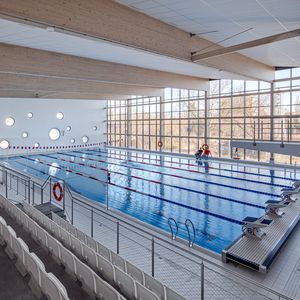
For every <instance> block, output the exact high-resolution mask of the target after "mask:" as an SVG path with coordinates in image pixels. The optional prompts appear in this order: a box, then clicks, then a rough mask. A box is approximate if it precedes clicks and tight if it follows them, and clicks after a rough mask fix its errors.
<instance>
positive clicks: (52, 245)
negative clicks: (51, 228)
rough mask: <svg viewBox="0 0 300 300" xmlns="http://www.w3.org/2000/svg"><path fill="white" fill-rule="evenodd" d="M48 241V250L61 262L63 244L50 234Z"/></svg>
mask: <svg viewBox="0 0 300 300" xmlns="http://www.w3.org/2000/svg"><path fill="white" fill-rule="evenodd" d="M47 240H48V250H49V252H50V253H51V254H52V256H53V257H54V258H55V257H56V258H57V259H58V260H60V258H61V254H60V249H61V246H62V245H61V243H60V242H59V241H58V240H57V239H56V238H54V237H53V236H52V235H50V234H48V235H47Z"/></svg>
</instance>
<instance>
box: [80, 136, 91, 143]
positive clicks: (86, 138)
mask: <svg viewBox="0 0 300 300" xmlns="http://www.w3.org/2000/svg"><path fill="white" fill-rule="evenodd" d="M81 140H82V142H83V143H84V144H86V143H87V142H88V141H89V138H88V137H87V136H86V135H85V136H83V137H82V139H81Z"/></svg>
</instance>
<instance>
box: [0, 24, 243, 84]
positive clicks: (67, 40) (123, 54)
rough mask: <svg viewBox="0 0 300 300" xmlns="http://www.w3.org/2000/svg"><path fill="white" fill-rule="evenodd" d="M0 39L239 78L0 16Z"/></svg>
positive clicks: (143, 65)
mask: <svg viewBox="0 0 300 300" xmlns="http://www.w3.org/2000/svg"><path fill="white" fill-rule="evenodd" d="M1 42H2V43H7V44H12V45H17V46H24V47H29V48H34V49H40V50H46V51H52V52H58V53H63V54H69V55H74V56H80V57H85V58H91V59H96V60H103V61H108V62H113V63H120V64H125V65H130V66H136V67H141V68H147V69H153V70H158V71H165V72H171V73H176V74H183V75H189V76H196V77H201V78H233V79H239V78H241V76H239V75H236V74H232V73H229V72H225V71H219V70H218V69H215V68H210V67H206V66H202V65H199V64H195V63H192V62H188V61H183V60H179V59H175V58H171V57H166V56H162V55H158V54H153V53H150V52H145V51H142V50H137V49H133V48H129V47H125V46H122V45H117V44H115V43H109V42H105V41H101V40H95V39H88V38H82V37H78V36H73V35H70V34H66V33H62V32H57V31H53V30H49V29H48V30H47V29H46V28H37V27H34V26H29V25H24V24H19V23H16V22H12V21H8V20H4V19H0V43H1Z"/></svg>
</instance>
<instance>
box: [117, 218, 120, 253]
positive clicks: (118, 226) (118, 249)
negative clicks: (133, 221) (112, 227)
mask: <svg viewBox="0 0 300 300" xmlns="http://www.w3.org/2000/svg"><path fill="white" fill-rule="evenodd" d="M117 254H120V223H119V220H118V221H117Z"/></svg>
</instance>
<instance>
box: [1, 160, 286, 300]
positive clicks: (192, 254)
mask: <svg viewBox="0 0 300 300" xmlns="http://www.w3.org/2000/svg"><path fill="white" fill-rule="evenodd" d="M0 166H2V167H4V168H5V169H6V170H9V171H12V172H16V173H19V174H20V175H22V176H24V177H26V178H28V180H31V181H32V182H34V184H37V185H40V186H41V184H40V183H38V182H36V181H35V180H33V179H32V177H28V176H26V175H23V174H22V173H20V172H17V171H15V170H13V169H11V168H8V167H6V166H3V165H2V164H1V163H0ZM49 177H51V176H49ZM52 177H53V178H56V177H55V176H52ZM56 179H58V178H56ZM47 180H48V178H47ZM58 180H60V181H63V182H64V184H65V187H66V188H65V189H66V191H67V192H68V193H69V195H70V197H71V201H72V202H73V201H74V200H75V201H77V202H79V203H80V204H81V205H85V206H88V207H89V208H90V209H91V210H93V211H94V213H95V210H96V211H98V212H99V213H101V214H103V213H104V211H103V210H101V209H100V208H99V207H96V206H94V205H92V204H90V203H87V202H85V201H83V200H82V199H79V198H77V197H76V196H75V195H73V193H72V192H71V190H70V188H69V186H68V184H67V183H66V182H65V181H64V180H61V179H58ZM73 209H74V208H73V207H72V210H73ZM105 214H106V215H108V216H110V217H111V218H112V219H114V220H115V222H116V223H117V222H121V223H123V224H125V225H127V226H128V227H129V228H131V230H132V229H135V230H136V231H138V232H139V233H138V234H140V235H141V236H143V235H142V234H141V233H144V234H145V235H147V236H150V238H149V240H150V239H151V240H152V241H154V239H155V243H156V244H160V243H159V242H158V241H161V242H163V243H164V244H167V245H169V246H170V247H167V246H166V245H163V244H160V245H161V246H163V247H165V248H166V249H168V250H170V251H172V252H174V253H176V254H178V255H180V256H182V257H186V258H188V259H190V260H192V261H194V262H195V263H200V264H204V263H205V265H210V266H213V267H214V268H215V269H217V270H218V271H217V270H215V269H213V271H214V272H217V273H220V274H222V275H224V274H230V275H231V276H234V277H236V278H239V279H242V280H244V281H245V282H247V283H248V284H251V285H253V286H256V287H257V288H260V289H262V290H264V291H266V292H269V293H271V294H273V295H276V296H278V297H279V299H285V300H292V298H290V297H288V296H285V295H283V294H281V293H279V292H277V291H275V290H273V289H271V288H268V287H266V286H264V285H262V284H260V283H258V282H256V281H254V280H252V279H250V278H248V277H246V276H244V275H242V274H238V273H236V272H235V271H232V270H230V269H228V268H225V267H223V266H221V265H219V264H217V263H215V262H213V261H211V260H208V259H206V258H205V257H202V256H201V255H200V254H198V253H195V252H193V251H191V250H189V249H188V248H183V247H182V246H180V244H174V243H172V244H170V242H169V241H168V240H167V239H166V238H164V237H163V236H162V235H161V236H160V235H159V234H155V233H149V231H147V230H146V229H143V228H141V227H139V226H137V225H134V224H132V223H129V222H127V221H125V220H123V219H121V218H119V217H118V216H116V215H115V214H112V213H110V211H108V210H106V211H105ZM72 217H73V213H72ZM187 220H188V219H187ZM187 220H186V222H187ZM110 221H112V220H110ZM171 221H173V222H174V224H175V225H176V233H175V234H174V231H173V228H172V226H170V228H171V231H172V239H173V240H175V238H176V236H177V233H178V224H177V222H176V221H175V220H174V219H173V218H169V219H168V223H169V225H170V224H171ZM173 237H175V238H173ZM171 248H173V249H171ZM175 249H176V250H177V251H176V250H175ZM180 252H181V253H180ZM182 252H183V253H186V254H187V255H188V256H185V255H183V253H182ZM206 268H208V269H209V267H208V266H206ZM224 276H226V275H224Z"/></svg>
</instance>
